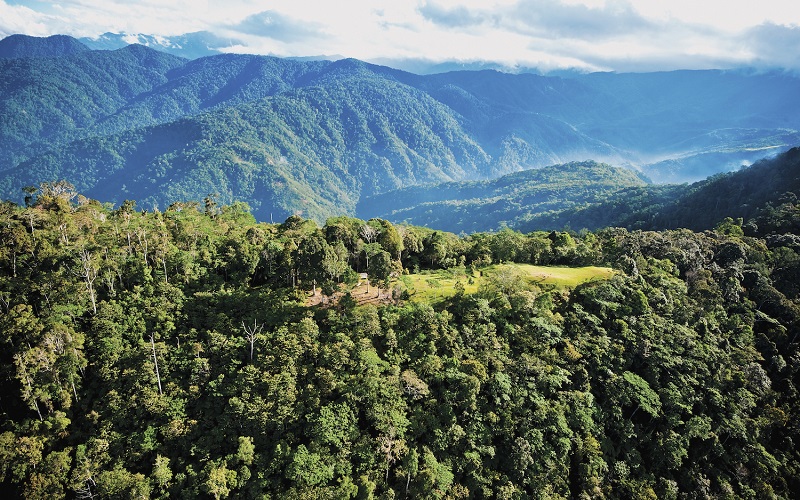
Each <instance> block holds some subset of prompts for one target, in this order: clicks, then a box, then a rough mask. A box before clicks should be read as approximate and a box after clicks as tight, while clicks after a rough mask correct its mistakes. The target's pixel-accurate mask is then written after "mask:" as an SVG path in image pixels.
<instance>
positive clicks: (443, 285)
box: [398, 264, 615, 302]
mask: <svg viewBox="0 0 800 500" xmlns="http://www.w3.org/2000/svg"><path fill="white" fill-rule="evenodd" d="M614 273H615V271H614V270H613V269H611V268H609V267H596V266H589V267H550V266H534V265H532V264H496V265H493V266H489V267H486V268H482V269H479V270H476V271H475V275H473V274H472V273H471V272H470V270H468V269H464V268H460V269H459V268H455V269H443V270H438V271H426V272H422V273H416V274H408V275H404V276H402V277H400V278H399V279H398V282H400V283H402V284H403V286H405V288H406V289H407V290H408V292H409V294H410V295H411V300H414V301H418V302H439V301H441V300H444V299H447V298H449V297H452V296H453V295H455V293H456V283H459V282H460V283H461V285H462V286H463V287H464V292H465V293H468V294H469V293H475V292H477V291H478V288H479V287H480V286H481V284H483V283H485V282H486V281H488V280H490V279H492V277H496V276H498V275H503V274H507V275H508V274H516V275H518V276H520V277H521V278H523V279H524V280H526V281H528V282H529V283H530V284H539V285H549V286H553V287H556V288H564V289H569V288H575V287H576V286H578V285H580V284H581V283H585V282H587V281H592V280H605V279H608V278H610V277H611V276H613V275H614Z"/></svg>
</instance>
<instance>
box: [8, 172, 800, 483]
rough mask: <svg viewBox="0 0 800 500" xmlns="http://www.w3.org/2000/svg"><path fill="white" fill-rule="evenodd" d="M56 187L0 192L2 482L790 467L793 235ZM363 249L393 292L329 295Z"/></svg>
mask: <svg viewBox="0 0 800 500" xmlns="http://www.w3.org/2000/svg"><path fill="white" fill-rule="evenodd" d="M74 194H75V193H74V190H73V189H72V188H71V187H70V186H69V185H67V184H64V183H58V182H55V183H49V184H46V185H44V186H42V188H41V190H40V194H39V196H38V197H37V198H36V200H35V201H34V200H31V203H30V205H29V206H24V207H21V206H16V205H13V204H11V203H4V204H2V205H0V234H2V237H3V238H4V242H5V243H6V244H7V245H6V246H5V247H4V251H3V253H2V254H0V332H2V336H0V344H2V349H0V377H2V379H1V380H2V382H3V383H2V385H1V387H0V396H2V402H3V406H2V410H3V412H2V415H0V479H2V482H3V485H4V487H5V488H6V489H5V490H4V491H7V492H8V494H9V495H10V496H12V497H26V496H27V497H47V498H64V497H67V498H69V497H89V496H100V495H102V496H104V497H135V498H146V497H159V498H167V497H180V496H192V497H197V496H207V497H213V498H234V497H236V498H238V497H244V498H250V497H254V498H258V497H267V498H295V497H296V498H353V497H356V498H357V497H363V498H380V497H386V498H399V497H401V496H408V497H415V498H451V497H459V498H465V497H484V498H502V497H511V498H514V497H520V498H523V497H536V496H541V497H544V496H549V497H561V498H570V497H582V498H583V497H589V498H591V497H607V498H640V497H648V498H679V497H682V496H687V497H688V496H692V495H695V494H696V493H697V492H698V491H702V492H703V494H704V495H707V496H719V497H725V496H728V497H762V496H763V497H768V496H770V495H774V496H776V497H779V498H791V497H792V496H793V493H794V492H795V491H797V490H798V488H800V484H799V483H798V480H797V477H798V476H797V474H796V471H797V470H798V468H799V467H800V456H798V454H797V450H796V447H795V446H794V443H796V442H797V440H798V439H800V435H799V434H800V432H799V431H798V427H797V425H796V423H795V422H797V419H796V418H795V417H796V416H797V413H798V408H800V401H798V397H797V394H798V391H797V387H796V383H795V380H796V379H797V376H796V375H797V371H798V370H799V369H800V366H799V365H798V359H800V356H799V355H798V343H797V338H796V332H797V328H798V325H799V324H800V307H798V305H797V293H798V291H797V285H796V280H794V278H793V277H794V276H796V274H797V268H798V263H800V257H798V255H797V253H798V251H800V245H798V237H797V235H796V234H794V233H782V234H775V235H771V236H769V237H768V238H765V239H761V238H757V237H753V236H747V235H745V234H743V233H744V232H743V231H742V232H740V231H738V230H737V229H742V228H745V227H747V222H744V221H742V222H743V223H740V222H739V221H738V220H736V219H731V220H724V219H723V220H722V224H721V225H720V226H718V227H717V228H716V230H713V231H706V232H704V233H695V232H692V231H689V230H686V229H684V230H671V231H661V232H654V231H639V230H637V231H628V230H625V229H619V228H611V229H605V230H602V231H598V232H596V233H591V232H581V233H572V232H568V231H551V232H534V233H528V234H523V233H520V232H517V231H514V230H511V229H503V230H501V231H498V232H496V233H477V234H473V235H470V236H464V237H458V236H456V235H453V234H451V233H445V232H441V231H432V230H430V229H425V228H419V227H412V226H395V225H393V224H391V223H389V222H387V221H385V220H370V221H367V222H364V221H361V220H358V219H352V218H348V217H339V218H334V219H331V220H329V221H328V224H327V225H326V226H325V227H322V228H320V227H318V226H317V224H316V223H315V222H314V221H310V220H307V219H303V218H301V217H299V216H291V217H288V218H287V219H286V220H285V221H284V222H283V223H281V224H264V223H258V222H256V221H255V219H254V218H253V217H252V216H250V215H249V213H248V212H247V209H246V207H245V206H244V205H238V204H237V205H232V206H228V205H224V204H216V202H215V201H214V200H213V198H212V197H209V203H208V205H207V206H206V207H203V208H200V204H199V203H174V204H172V205H171V206H170V208H169V209H167V210H166V211H164V212H160V211H149V212H141V211H137V209H136V204H135V203H133V202H126V203H124V204H123V205H122V206H121V207H120V208H118V209H116V210H112V209H111V208H110V207H108V206H106V205H103V204H100V203H98V202H94V201H92V200H88V199H85V198H82V197H81V196H74ZM792 203H793V201H792V200H790V199H788V198H787V199H786V204H787V205H791V204H792ZM780 213H781V214H784V215H786V216H787V217H788V218H789V220H791V217H792V216H793V215H792V214H793V212H792V211H791V210H790V209H789V207H788V206H787V207H786V209H785V210H782V211H781V212H780ZM774 215H775V214H773V216H774ZM775 222H776V224H778V223H780V224H783V222H779V221H777V220H776V221H775ZM787 223H788V222H787ZM776 227H777V226H776ZM401 241H402V246H401V245H400V244H399V243H400V242H401ZM367 257H368V258H369V262H368V263H367V262H366V259H367ZM398 257H399V258H400V259H401V260H400V261H398ZM400 263H402V264H403V265H405V266H415V267H417V268H419V269H417V271H419V272H408V273H405V271H404V270H403V269H402V268H401V267H399V266H400ZM554 263H558V264H559V265H557V266H555V265H547V266H545V265H542V264H554ZM577 265H580V267H577ZM609 266H610V267H609ZM363 269H366V270H367V271H368V276H369V278H370V279H371V280H373V281H379V282H383V283H382V285H385V282H386V281H387V280H388V281H389V282H390V283H392V284H394V283H397V284H402V285H403V286H405V287H406V289H405V291H406V295H405V296H409V295H410V297H411V299H412V300H403V298H402V297H403V295H401V294H398V295H397V296H395V297H393V298H392V299H387V300H385V301H384V302H378V303H377V304H375V303H372V304H365V305H361V306H359V305H358V301H357V298H358V297H356V296H354V294H351V293H346V294H344V296H343V297H342V298H340V299H338V301H337V300H336V299H335V298H334V297H333V293H336V294H337V295H340V294H341V293H342V291H343V290H346V286H343V287H342V289H340V288H339V286H340V285H341V283H340V281H344V280H345V277H346V276H347V275H354V274H356V272H357V271H362V270H363ZM395 276H396V277H395ZM322 281H324V282H326V286H325V287H323V290H322V294H323V297H322V298H324V299H326V300H328V302H324V301H322V302H321V301H320V300H317V301H316V302H314V301H312V302H314V303H315V304H317V305H313V306H311V305H307V299H309V297H308V296H309V295H310V294H309V293H308V291H307V290H313V289H314V287H315V286H321V282H322ZM312 298H314V299H320V292H319V290H318V291H317V295H316V296H315V297H312ZM318 302H321V303H319V304H318Z"/></svg>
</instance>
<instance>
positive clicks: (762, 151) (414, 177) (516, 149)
mask: <svg viewBox="0 0 800 500" xmlns="http://www.w3.org/2000/svg"><path fill="white" fill-rule="evenodd" d="M9 38H11V37H9ZM15 40H16V41H15ZM48 40H49V39H48ZM23 41H24V43H22V42H23ZM56 41H57V42H58V43H56ZM56 41H50V42H47V41H46V40H39V39H36V40H28V39H13V38H11V40H9V39H8V38H7V39H5V40H3V42H5V44H6V45H7V46H13V45H16V46H18V47H19V48H20V49H19V50H20V51H21V52H20V54H22V55H25V54H28V55H33V54H35V53H37V51H36V50H33V49H30V50H28V52H25V51H23V50H22V48H23V47H25V46H27V45H30V44H32V43H33V42H35V44H34V45H36V44H38V45H40V46H47V47H49V49H48V50H49V55H50V57H44V58H43V57H22V58H15V59H2V60H0V197H2V198H5V199H11V200H17V201H21V199H22V196H23V195H22V191H21V190H22V188H23V187H25V186H27V185H36V184H38V183H39V182H41V181H43V180H49V181H55V180H59V179H66V180H69V181H70V182H72V183H74V184H75V185H76V186H79V188H80V189H81V190H82V191H83V192H86V193H87V194H88V195H90V196H96V197H98V198H103V199H106V200H109V201H111V202H114V203H120V202H121V201H122V200H124V199H125V198H136V199H138V200H139V201H140V203H145V204H147V205H148V206H152V205H159V206H161V207H162V208H163V207H164V204H167V203H169V202H170V200H173V199H176V198H179V199H194V200H202V199H203V198H205V197H206V196H208V195H209V194H214V193H219V196H220V199H221V200H222V201H225V202H232V201H234V200H240V201H245V202H247V203H249V204H250V205H251V206H252V207H253V208H254V210H255V213H256V216H257V217H259V218H260V219H262V220H269V218H270V216H273V217H274V216H277V217H279V218H281V217H283V216H285V215H287V214H291V213H302V214H304V215H307V216H310V217H314V218H315V219H316V220H318V221H320V222H321V221H323V220H324V219H325V218H326V217H329V216H331V215H339V214H342V213H347V214H350V215H352V214H354V213H355V206H356V204H357V203H358V202H359V200H361V199H362V198H363V197H365V196H372V195H377V194H381V193H384V192H387V191H391V190H394V189H398V188H404V187H409V186H416V185H421V184H426V183H437V182H457V181H480V180H489V179H494V178H497V177H500V176H502V175H505V174H509V173H513V172H518V171H522V170H530V169H532V168H539V167H544V166H548V165H553V164H561V163H567V162H570V161H581V160H585V159H586V158H592V159H595V160H597V161H605V162H609V163H611V164H614V165H625V166H629V167H631V168H633V169H635V170H638V171H640V172H642V173H644V174H645V175H647V176H648V177H650V178H651V179H656V180H658V181H661V182H668V181H669V182H672V181H680V182H683V181H696V180H699V179H702V178H705V177H707V176H709V175H712V174H715V173H718V172H720V171H725V170H729V169H733V168H736V166H737V165H738V164H740V163H741V162H752V161H756V160H757V159H758V158H760V157H761V156H763V155H769V154H775V153H777V152H780V151H783V150H785V149H788V148H789V147H791V146H793V145H795V144H796V143H797V141H798V140H800V135H798V130H800V109H798V106H800V105H798V104H797V103H798V102H800V98H798V94H800V90H798V89H800V85H798V79H797V78H796V77H794V76H791V75H786V74H778V73H764V74H753V73H747V72H744V71H739V72H736V71H688V72H672V73H653V74H641V75H625V74H619V75H617V74H590V75H572V76H569V77H555V76H540V75H532V74H520V75H511V74H505V73H499V72H496V71H458V72H452V73H442V74H435V75H425V76H422V75H415V74H412V73H407V72H403V71H399V70H394V69H391V68H387V67H383V66H376V65H372V64H367V63H364V62H361V61H356V60H352V59H344V60H341V61H336V62H330V61H309V60H303V61H300V60H289V59H280V58H274V57H265V56H249V55H235V54H222V55H216V56H209V57H203V58H199V59H195V60H187V59H182V58H178V57H174V56H171V55H168V54H165V53H163V52H158V51H155V50H153V49H150V48H147V47H144V46H141V45H130V46H127V47H125V48H122V49H118V50H94V51H92V50H88V51H87V50H80V51H78V52H74V53H70V51H68V50H62V51H60V52H59V50H58V49H57V47H56V45H58V44H59V43H60V44H68V45H70V46H75V47H77V45H74V44H76V43H78V42H77V41H74V39H68V38H66V39H62V38H59V39H57V40H56ZM48 44H49V45H48ZM180 128H186V130H179V129H180ZM200 131H202V132H200ZM281 165H283V166H281ZM145 181H146V182H145ZM500 208H502V207H500ZM381 213H385V211H382V212H381ZM493 217H494V219H496V220H497V221H498V222H499V221H501V220H511V219H509V218H504V217H501V216H500V215H498V216H493Z"/></svg>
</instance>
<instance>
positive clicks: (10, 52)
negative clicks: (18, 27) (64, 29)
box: [0, 35, 90, 59]
mask: <svg viewBox="0 0 800 500" xmlns="http://www.w3.org/2000/svg"><path fill="white" fill-rule="evenodd" d="M88 50H90V49H89V47H87V46H86V45H84V44H82V43H81V42H79V41H78V40H76V39H74V38H72V37H70V36H66V35H53V36H49V37H47V38H40V37H35V36H29V35H10V36H7V37H5V38H3V39H2V40H0V59H22V58H27V57H63V56H69V55H73V54H79V53H81V52H86V51H88Z"/></svg>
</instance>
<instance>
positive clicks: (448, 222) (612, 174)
mask: <svg viewBox="0 0 800 500" xmlns="http://www.w3.org/2000/svg"><path fill="white" fill-rule="evenodd" d="M646 185H647V182H646V181H645V180H644V179H642V178H641V177H640V176H639V175H637V174H636V173H634V172H633V171H631V170H628V169H623V168H620V167H612V166H610V165H606V164H600V163H596V162H593V161H585V162H574V163H568V164H564V165H553V166H549V167H542V168H538V169H531V170H526V171H524V172H517V173H514V174H508V175H505V176H503V177H500V178H497V179H494V180H490V181H472V182H461V183H443V184H435V185H429V186H416V187H410V188H405V189H401V190H397V191H390V192H388V193H383V194H379V195H376V196H373V197H367V198H364V199H362V201H360V202H359V205H358V206H357V214H358V216H359V217H363V218H367V219H368V218H371V217H380V218H384V219H389V220H391V221H395V222H401V221H406V222H409V223H411V224H414V225H420V226H428V227H431V228H436V229H442V230H445V231H452V232H455V233H460V232H462V231H465V232H468V233H471V232H476V231H490V230H492V229H496V228H499V227H501V226H503V225H507V226H510V227H519V226H521V225H525V224H528V223H529V219H531V218H537V217H538V218H541V217H543V216H546V215H548V214H551V213H561V212H564V211H569V210H577V209H578V208H582V207H586V206H590V205H593V204H597V203H599V202H602V201H605V200H606V199H608V198H609V197H613V195H614V193H616V192H617V191H620V190H622V189H625V188H630V187H640V188H643V187H644V186H646ZM575 222H576V223H577V222H580V221H578V220H576V221H575ZM562 227H564V224H562V225H560V226H558V227H556V229H560V228H562ZM581 227H584V226H578V227H577V228H578V229H580V228H581ZM537 229H547V227H540V228H537Z"/></svg>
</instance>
